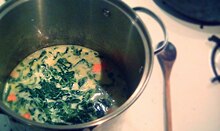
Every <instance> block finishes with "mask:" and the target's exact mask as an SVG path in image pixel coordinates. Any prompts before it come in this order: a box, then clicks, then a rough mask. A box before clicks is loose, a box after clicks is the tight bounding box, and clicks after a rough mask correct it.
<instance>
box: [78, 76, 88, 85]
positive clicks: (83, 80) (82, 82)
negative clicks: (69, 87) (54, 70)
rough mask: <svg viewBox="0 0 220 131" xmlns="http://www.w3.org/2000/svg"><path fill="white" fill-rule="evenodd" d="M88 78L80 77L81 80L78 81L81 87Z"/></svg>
mask: <svg viewBox="0 0 220 131" xmlns="http://www.w3.org/2000/svg"><path fill="white" fill-rule="evenodd" d="M87 80H88V77H83V78H81V79H79V81H78V85H79V87H82V86H83V85H84V84H85V83H86V81H87Z"/></svg>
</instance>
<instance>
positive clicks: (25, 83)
mask: <svg viewBox="0 0 220 131" xmlns="http://www.w3.org/2000/svg"><path fill="white" fill-rule="evenodd" d="M116 67H117V66H115V65H114V64H112V62H110V61H109V60H108V59H106V58H105V57H103V56H101V55H100V54H99V53H98V52H96V51H94V50H91V49H88V48H85V47H82V46H78V45H59V46H52V47H47V48H44V49H41V50H39V51H36V52H35V53H33V54H31V55H29V56H28V57H26V58H25V59H24V60H23V61H22V62H20V63H19V64H18V65H17V66H16V68H15V69H14V70H13V71H12V72H11V74H10V78H8V80H7V82H6V85H5V90H4V92H5V93H4V96H3V98H4V103H5V104H6V105H7V106H8V107H9V108H10V109H12V110H13V111H15V112H16V113H18V114H20V115H21V116H23V117H24V118H26V119H30V120H34V121H36V122H40V123H48V124H79V123H84V122H89V121H92V120H95V119H97V118H100V117H103V116H104V115H106V114H107V113H109V112H110V111H112V109H115V108H116V107H117V106H119V105H120V104H122V103H123V102H124V101H125V100H126V93H125V92H124V91H125V90H126V86H127V85H126V82H125V80H124V78H123V76H122V75H121V72H120V71H119V69H118V68H116ZM117 100H120V101H117Z"/></svg>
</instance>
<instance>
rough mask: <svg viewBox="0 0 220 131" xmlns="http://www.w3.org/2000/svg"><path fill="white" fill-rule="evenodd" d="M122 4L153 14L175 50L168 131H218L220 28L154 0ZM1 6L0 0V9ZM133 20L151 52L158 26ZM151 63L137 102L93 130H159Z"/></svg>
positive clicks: (159, 78) (158, 81)
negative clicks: (146, 35) (143, 28)
mask: <svg viewBox="0 0 220 131" xmlns="http://www.w3.org/2000/svg"><path fill="white" fill-rule="evenodd" d="M123 1H124V2H125V3H126V4H128V5H129V6H130V7H131V8H133V7H137V6H141V7H145V8H148V9H150V10H151V11H153V12H154V13H155V14H157V15H158V16H159V17H160V18H161V19H162V21H163V22H164V24H165V25H166V27H167V32H168V34H169V41H170V42H172V43H173V44H174V45H175V46H176V48H177V59H176V62H175V63H174V66H173V70H172V73H171V83H170V84H171V102H172V115H173V118H172V119H173V131H219V129H220V124H219V121H220V102H219V99H220V84H219V75H218V73H215V71H214V70H216V72H218V71H219V70H220V67H219V66H220V59H219V56H220V55H218V54H220V53H219V50H218V49H216V48H217V47H220V46H219V41H218V38H220V26H218V25H216V24H215V25H207V24H200V23H198V22H195V21H192V20H186V19H182V18H181V17H183V16H179V17H177V16H176V15H173V14H172V13H170V11H167V10H165V9H164V7H162V6H164V5H163V4H162V6H161V4H158V0H155V1H152V0H135V1H134V0H123ZM3 2H4V1H3V0H0V4H2V3H3ZM138 15H139V16H140V17H141V19H142V21H143V22H144V24H145V25H146V27H147V29H148V30H149V33H150V36H151V39H152V43H153V45H154V46H155V47H156V45H157V43H159V42H160V41H162V40H163V35H162V31H161V29H160V27H159V26H158V24H157V23H156V22H155V21H154V20H153V19H151V18H150V17H148V16H146V15H145V14H142V13H138ZM178 15H179V14H178ZM201 27H202V28H201ZM213 35H214V37H213ZM213 38H215V39H213ZM216 40H217V41H216ZM215 50H216V51H215ZM213 54H214V55H213ZM213 56H214V57H213ZM154 58H155V59H154V69H153V72H152V75H151V79H150V81H149V83H148V85H147V88H146V90H145V91H144V92H143V94H142V95H141V96H140V98H139V99H138V100H137V101H136V102H135V103H134V104H133V105H132V106H131V107H130V108H129V109H128V110H127V111H126V112H125V113H123V114H122V115H121V117H119V118H117V119H115V120H113V121H109V122H107V123H104V124H102V125H100V126H99V127H97V128H96V129H95V130H96V131H103V130H105V131H148V130H149V131H163V130H164V117H163V116H164V115H163V112H164V107H163V75H162V71H161V69H160V66H159V63H158V61H157V59H156V56H155V57H154ZM212 67H214V68H213V69H212ZM216 74H217V76H216ZM213 80H214V82H213ZM0 121H1V123H0V130H1V131H4V130H5V131H7V129H8V130H10V128H11V127H15V128H14V130H15V131H17V130H18V131H19V130H30V129H27V128H26V127H20V128H19V127H17V126H15V125H14V124H11V125H8V123H9V122H8V121H7V118H5V116H0Z"/></svg>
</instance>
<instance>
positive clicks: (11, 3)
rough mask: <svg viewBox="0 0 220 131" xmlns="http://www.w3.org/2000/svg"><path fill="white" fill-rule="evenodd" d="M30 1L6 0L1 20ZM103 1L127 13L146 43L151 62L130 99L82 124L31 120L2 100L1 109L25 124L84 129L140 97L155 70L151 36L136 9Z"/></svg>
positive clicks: (95, 124)
mask: <svg viewBox="0 0 220 131" xmlns="http://www.w3.org/2000/svg"><path fill="white" fill-rule="evenodd" d="M28 1H30V0H19V1H17V0H8V1H6V3H4V4H3V5H2V6H1V7H0V20H1V18H3V17H4V15H5V14H7V13H8V12H10V11H11V10H13V9H14V8H15V7H17V6H18V5H20V4H22V3H25V2H28ZM102 1H104V2H107V3H108V4H111V5H113V6H114V7H115V8H117V9H119V10H120V11H122V12H123V14H125V15H126V16H127V17H128V18H129V19H130V21H131V22H132V24H133V25H134V26H135V27H136V29H137V30H138V32H139V34H140V36H141V38H142V40H143V44H144V45H143V46H144V49H145V56H149V61H150V62H149V63H146V60H145V63H144V65H143V66H142V69H141V70H140V72H142V76H141V80H140V82H139V84H138V86H137V88H136V89H135V91H134V93H133V94H132V95H131V96H130V97H129V98H128V100H127V101H126V102H125V103H124V104H123V105H121V106H120V107H119V108H118V109H116V110H115V111H114V112H112V113H110V114H107V115H105V116H104V117H101V118H99V119H96V120H94V121H91V122H87V123H82V124H75V125H50V124H42V123H38V122H34V121H31V120H27V119H25V118H22V117H21V116H19V115H18V114H17V113H15V112H13V111H11V110H9V108H8V107H6V106H5V105H4V104H3V102H2V101H0V105H1V106H0V109H2V110H3V112H5V113H6V114H7V115H9V116H10V117H12V118H15V119H16V120H18V121H19V122H21V123H23V124H26V125H29V126H36V127H38V128H44V129H56V130H57V129H58V130H62V129H67V130H68V129H82V128H90V127H94V126H98V125H100V124H102V123H104V122H106V121H109V120H111V119H113V118H115V117H116V116H119V115H120V114H121V113H123V112H124V111H126V110H127V109H128V108H129V107H130V106H131V105H132V104H133V103H134V102H135V101H136V100H137V99H138V98H139V97H140V95H141V94H142V92H143V91H144V89H145V87H146V85H147V83H148V81H149V79H150V75H151V73H152V70H153V63H154V62H153V61H154V57H153V56H154V53H153V48H152V45H151V39H150V36H149V34H148V31H147V29H146V28H145V26H144V24H143V22H142V20H141V19H140V17H139V16H138V15H137V14H136V12H135V11H134V10H132V8H130V7H129V6H128V5H127V4H125V3H124V2H123V1H119V0H117V1H116V0H102ZM146 48H149V53H148V54H147V53H146Z"/></svg>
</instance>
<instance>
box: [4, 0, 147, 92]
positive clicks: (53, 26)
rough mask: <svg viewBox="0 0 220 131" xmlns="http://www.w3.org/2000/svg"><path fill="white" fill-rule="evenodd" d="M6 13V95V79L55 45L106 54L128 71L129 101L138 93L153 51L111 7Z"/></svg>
mask: <svg viewBox="0 0 220 131" xmlns="http://www.w3.org/2000/svg"><path fill="white" fill-rule="evenodd" d="M17 3H19V1H18V2H15V3H13V4H12V5H15V4H17ZM20 3H22V2H21V1H20ZM9 7H12V6H9ZM4 13H5V11H3V12H1V15H0V16H2V18H1V19H0V63H1V64H0V81H1V93H2V90H3V86H4V81H5V79H6V78H7V77H8V75H9V73H10V72H11V70H12V69H13V68H14V67H15V66H16V65H17V64H18V63H19V62H20V61H21V60H22V59H24V58H25V57H26V56H28V55H29V54H30V53H33V52H34V51H36V50H39V49H41V48H43V47H47V46H50V45H55V44H77V45H82V46H85V47H88V48H91V49H94V50H97V51H99V52H101V53H104V54H105V55H107V56H108V57H110V58H111V59H112V60H114V62H115V63H117V65H118V66H119V67H120V68H121V70H123V72H124V74H125V76H126V79H127V81H128V85H129V87H128V91H129V95H131V94H132V93H133V92H134V90H135V89H136V87H137V85H138V83H139V81H140V79H141V77H142V73H140V72H139V70H140V68H141V67H142V66H144V64H145V62H146V60H148V59H149V58H146V57H148V56H145V51H146V53H149V50H145V48H144V46H143V41H142V38H141V36H140V34H139V32H138V30H137V29H136V27H135V26H134V24H132V21H131V19H129V18H128V17H127V16H126V14H125V13H123V12H122V11H120V10H119V8H116V7H115V6H114V5H112V4H109V2H107V1H101V0H65V1H61V0H29V1H26V2H25V1H24V2H23V3H22V4H18V6H16V7H14V8H13V9H12V10H10V11H9V12H8V13H6V14H4ZM146 63H149V62H148V61H147V62H146ZM149 64H150V63H149Z"/></svg>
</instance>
